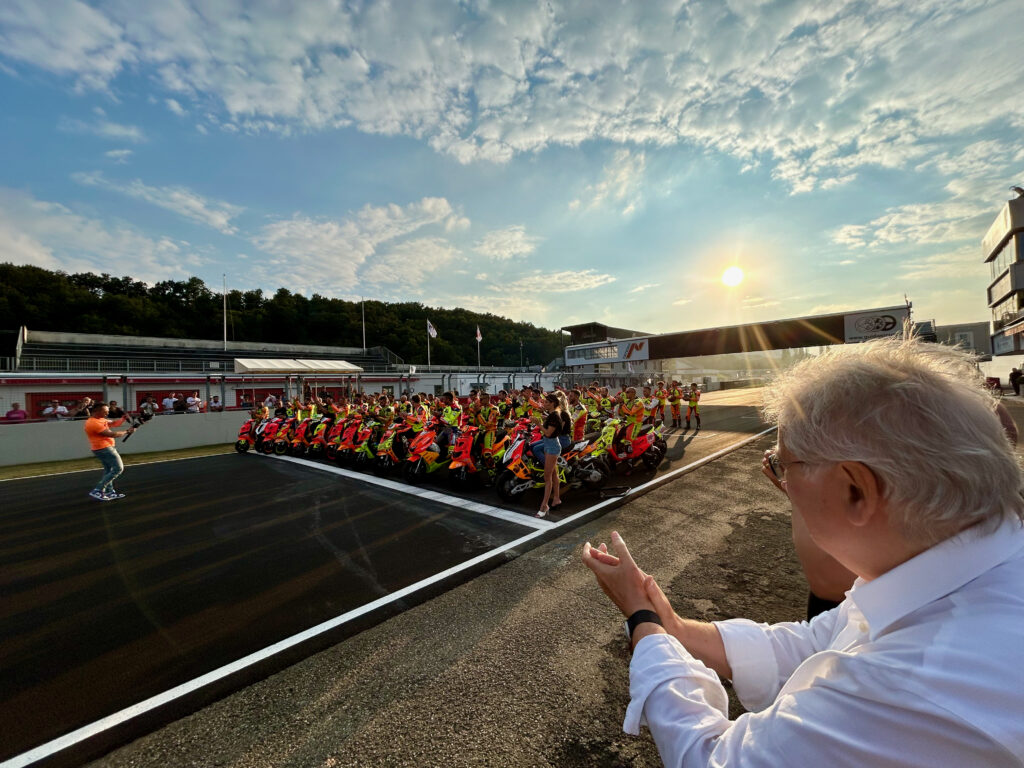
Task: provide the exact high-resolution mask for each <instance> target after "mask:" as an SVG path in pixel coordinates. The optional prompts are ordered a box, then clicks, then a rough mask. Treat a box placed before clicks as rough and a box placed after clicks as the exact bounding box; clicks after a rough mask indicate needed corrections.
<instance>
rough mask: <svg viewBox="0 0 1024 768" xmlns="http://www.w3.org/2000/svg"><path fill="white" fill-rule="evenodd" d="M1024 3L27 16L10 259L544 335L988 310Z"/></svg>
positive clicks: (2, 94) (1023, 58)
mask: <svg viewBox="0 0 1024 768" xmlns="http://www.w3.org/2000/svg"><path fill="white" fill-rule="evenodd" d="M1020 11H1021V6H1020V2H1019V0H1012V1H1007V2H986V1H984V0H914V2H906V3H900V2H877V3H870V2H845V1H843V0H835V1H834V2H819V3H808V2H772V3H768V2H758V1H757V0H742V1H736V0H732V1H730V0H724V1H723V0H713V1H711V2H653V0H652V2H600V1H598V0H586V1H582V0H581V1H580V2H557V1H555V0H547V1H545V2H515V3H511V2H510V3H503V2H487V1H485V0H479V1H477V2H473V1H470V0H464V1H463V2H457V3H456V2H430V1H429V0H415V1H413V0H410V1H408V2H336V1H328V0H304V1H303V2H302V3H278V2H266V3H262V2H245V3H241V2H212V1H210V0H205V1H204V2H201V3H200V2H186V1H185V0H165V1H164V2H160V3H137V2H131V0H110V1H109V2H99V1H97V2H89V3H85V2H74V1H71V0H46V1H45V2H39V1H38V0H24V2H23V1H22V0H5V2H3V3H2V4H0V104H2V105H3V106H2V108H0V147H2V149H0V153H2V154H0V261H11V262H14V263H23V264H37V265H39V266H44V267H47V268H59V269H65V270H68V271H85V270H94V271H106V272H111V273H114V274H118V275H121V274H129V275H132V276H133V277H136V278H138V279H142V280H146V281H148V282H153V281H158V280H164V279H185V278H186V277H188V276H189V275H198V276H199V277H201V278H203V279H204V280H206V281H207V282H208V283H209V284H210V285H211V287H213V288H215V289H216V288H219V286H220V284H221V275H222V274H224V273H226V274H227V281H228V285H229V287H231V288H239V289H250V288H255V287H260V288H263V289H264V291H268V292H273V291H274V290H276V289H277V288H278V287H280V286H284V287H287V288H289V289H290V290H294V291H299V292H303V293H305V294H307V295H311V294H312V293H314V292H316V293H320V294H322V295H328V296H339V297H343V298H356V297H358V296H360V295H363V296H366V297H368V298H369V297H372V298H378V299H383V300H390V301H420V302H423V303H425V304H428V305H435V306H446V307H453V306H462V307H467V308H470V309H474V310H479V311H490V312H495V313H497V314H501V315H505V316H508V317H512V318H514V319H517V320H530V321H533V322H535V323H538V324H541V325H546V326H548V327H557V326H560V325H565V324H570V323H575V322H585V321H589V320H597V321H601V322H606V323H609V324H612V325H616V326H624V327H628V328H636V329H642V330H646V331H653V332H662V331H672V330H681V329H687V328H702V327H709V326H714V325H722V324H732V323H737V322H747V321H756V320H766V319H775V318H782V317H792V316H800V315H808V314H817V313H822V312H829V311H834V310H841V309H854V308H860V307H877V306H888V305H893V304H898V303H901V302H902V299H903V296H904V294H906V295H908V296H909V298H910V299H911V300H912V301H913V302H914V305H915V313H916V316H917V318H918V319H935V320H937V321H938V322H939V323H940V324H946V323H954V322H967V321H975V320H984V319H987V317H988V312H987V309H986V306H985V298H984V296H985V294H984V291H985V286H986V284H987V275H988V272H987V269H986V268H985V267H984V266H983V265H982V264H981V261H980V259H981V253H980V251H981V248H980V240H981V237H982V235H983V234H984V233H985V230H986V229H987V227H988V225H989V224H990V223H991V221H992V220H993V219H994V218H995V215H996V213H997V212H998V210H999V207H1000V206H1001V205H1002V203H1003V201H1005V200H1006V199H1007V198H1008V197H1010V196H1011V193H1010V192H1009V191H1008V187H1009V186H1010V185H1011V184H1016V183H1020V182H1022V181H1024V142H1022V141H1021V138H1020V137H1021V136H1022V135H1024V99H1021V98H1020V93H1021V85H1022V81H1024V75H1021V72H1024V45H1021V44H1020V36H1019V34H1017V32H1016V30H1018V29H1019V28H1020ZM733 264H736V265H739V266H740V267H741V268H742V269H743V270H744V272H745V274H746V277H745V280H744V282H743V283H741V284H740V285H739V286H737V287H735V288H727V287H725V286H723V285H722V283H721V280H720V276H721V274H722V272H723V271H724V270H725V269H726V268H727V267H729V266H731V265H733ZM439 330H440V331H441V332H442V334H443V332H444V329H443V328H441V329H439Z"/></svg>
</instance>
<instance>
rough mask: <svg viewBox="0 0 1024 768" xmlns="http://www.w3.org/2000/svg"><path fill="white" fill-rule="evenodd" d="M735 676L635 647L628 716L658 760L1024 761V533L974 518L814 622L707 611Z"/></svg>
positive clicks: (670, 645) (926, 765) (657, 645)
mask: <svg viewBox="0 0 1024 768" xmlns="http://www.w3.org/2000/svg"><path fill="white" fill-rule="evenodd" d="M716 626H717V627H718V630H719V632H720V633H721V635H722V639H723V641H724V643H725V650H726V656H727V658H728V660H729V665H730V667H732V672H733V681H732V682H733V686H734V688H735V691H736V694H737V695H738V696H739V698H740V701H741V702H742V703H743V705H744V706H745V707H746V708H747V709H748V710H750V711H749V712H748V713H747V714H744V715H742V716H740V717H739V718H737V719H736V720H735V721H730V720H729V719H728V716H727V712H728V699H727V697H726V693H725V690H724V689H723V688H722V685H721V683H720V682H719V680H718V676H717V675H716V674H715V673H714V672H713V671H712V670H710V669H708V668H707V667H706V666H704V664H702V663H701V662H700V661H697V660H696V659H694V658H693V657H692V656H691V655H690V654H689V653H688V652H687V651H686V649H685V648H683V646H682V645H681V644H680V643H679V642H678V641H677V640H676V639H675V638H673V637H670V636H668V635H649V636H647V637H645V638H643V639H641V640H640V642H639V643H637V646H636V651H635V653H634V655H633V661H632V663H631V664H630V695H631V699H632V700H631V702H630V704H629V707H628V709H627V710H626V721H625V723H624V725H623V727H624V729H625V730H626V732H627V733H632V734H636V733H639V727H640V725H641V724H642V723H645V724H646V725H647V726H648V728H650V731H651V735H652V736H653V737H654V741H655V743H656V744H657V746H658V750H659V752H660V753H661V758H662V760H663V761H664V763H665V765H667V766H708V765H713V766H741V765H742V766H765V767H766V768H767V766H773V767H774V766H828V767H829V768H833V766H850V767H851V768H853V767H854V766H856V767H857V768H860V767H861V766H872V767H874V766H922V768H936V767H937V766H955V768H966V767H967V766H982V765H984V766H1017V767H1018V768H1019V767H1020V766H1022V765H1024V528H1022V526H1021V524H1020V523H1019V522H1005V523H1003V524H1002V525H1001V526H1000V527H999V528H998V529H997V530H996V531H995V532H994V533H988V532H985V531H979V530H977V527H976V528H972V529H970V530H968V531H964V532H962V533H961V534H959V535H957V536H955V537H953V538H951V539H948V540H946V541H944V542H942V543H940V544H937V545H936V546H934V547H932V548H931V549H929V550H927V551H925V552H923V553H921V554H920V555H918V556H917V557H914V558H913V559H911V560H908V561H907V562H905V563H903V564H902V565H900V566H898V567H896V568H894V569H893V570H891V571H889V572H888V573H885V574H883V575H882V576H880V577H879V578H877V579H875V580H873V581H870V582H865V581H863V580H862V579H858V580H857V581H856V582H855V583H854V585H853V588H852V589H851V590H850V591H849V592H847V599H846V600H845V601H844V602H843V603H842V604H841V605H840V606H839V607H838V608H835V609H833V610H831V611H829V612H827V613H823V614H821V615H820V616H816V617H815V618H814V620H813V621H811V622H810V623H807V622H801V623H783V624H774V625H771V626H769V625H767V624H755V623H754V622H752V621H748V620H746V619H733V620H730V621H723V622H716Z"/></svg>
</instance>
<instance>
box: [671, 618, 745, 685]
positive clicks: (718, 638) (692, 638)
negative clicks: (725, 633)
mask: <svg viewBox="0 0 1024 768" xmlns="http://www.w3.org/2000/svg"><path fill="white" fill-rule="evenodd" d="M665 628H666V629H667V630H668V631H669V634H671V635H672V636H673V637H675V638H676V640H678V641H679V642H680V643H682V644H683V647H684V648H686V650H687V651H689V652H690V654H691V655H692V656H693V657H694V658H697V659H700V660H701V661H702V662H703V663H704V665H705V666H706V667H709V668H711V669H713V670H715V672H716V673H717V674H718V676H719V677H720V678H722V679H723V680H731V679H732V668H731V667H730V666H729V660H728V659H727V658H726V656H725V643H724V642H722V635H721V634H719V632H718V627H716V626H715V625H714V624H710V623H708V622H706V621H694V620H693V619H682V618H679V617H678V616H677V617H675V619H674V620H673V621H672V622H671V623H670V624H666V627H665Z"/></svg>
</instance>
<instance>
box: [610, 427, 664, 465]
mask: <svg viewBox="0 0 1024 768" xmlns="http://www.w3.org/2000/svg"><path fill="white" fill-rule="evenodd" d="M615 421H616V420H614V419H613V420H612V421H610V422H609V426H613V422H615ZM666 449H667V444H666V443H665V438H664V437H662V435H661V424H660V423H659V424H658V425H657V426H654V425H651V424H645V425H644V426H643V427H641V429H640V433H639V434H638V435H637V436H636V437H635V438H634V439H633V441H632V442H629V441H627V440H621V441H618V440H615V439H614V438H613V439H612V440H611V442H610V444H609V445H608V446H607V450H606V451H605V452H604V453H603V456H604V460H605V461H606V462H607V464H608V468H609V469H610V470H611V471H612V472H615V470H616V469H617V468H619V467H621V466H625V467H626V468H627V474H628V473H630V472H632V471H633V470H634V469H635V468H636V467H637V466H639V465H640V464H643V465H644V467H645V468H646V469H647V470H648V471H650V472H654V471H656V470H657V469H658V466H659V465H660V464H661V462H662V459H664V458H665V453H666Z"/></svg>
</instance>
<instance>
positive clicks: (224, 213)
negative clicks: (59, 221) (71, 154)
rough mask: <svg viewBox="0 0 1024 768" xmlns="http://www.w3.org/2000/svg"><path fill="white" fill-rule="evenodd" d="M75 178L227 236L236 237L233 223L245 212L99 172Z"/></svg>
mask: <svg viewBox="0 0 1024 768" xmlns="http://www.w3.org/2000/svg"><path fill="white" fill-rule="evenodd" d="M71 178H73V179H74V180H75V181H77V182H78V183H79V184H84V185H85V186H89V187H99V188H101V189H109V190H111V191H114V192H120V193H121V194H124V195H129V196H130V197H134V198H137V199H139V200H145V201H146V202H147V203H152V204H153V205H156V206H158V207H160V208H164V209H165V210H168V211H173V212H174V213H176V214H178V215H179V216H183V217H184V218H186V219H190V220H191V221H194V222H197V223H199V224H203V225H205V226H208V227H212V228H213V229H216V230H218V231H220V232H223V233H224V234H226V235H233V234H235V233H236V232H237V231H238V230H237V229H236V228H235V226H234V225H233V224H232V223H231V220H232V219H234V218H235V217H236V216H238V214H240V213H241V212H242V211H243V210H244V209H243V208H240V207H238V206H237V205H231V204H230V203H225V202H223V201H221V200H210V199H208V198H205V197H203V196H202V195H199V194H197V193H195V192H193V191H192V190H190V189H187V188H185V187H151V186H149V185H147V184H144V183H143V182H142V181H140V180H139V179H135V180H134V181H129V182H126V183H121V182H116V181H110V180H109V179H107V178H106V177H105V176H103V174H101V173H99V172H98V171H97V172H94V173H74V174H72V175H71Z"/></svg>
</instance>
